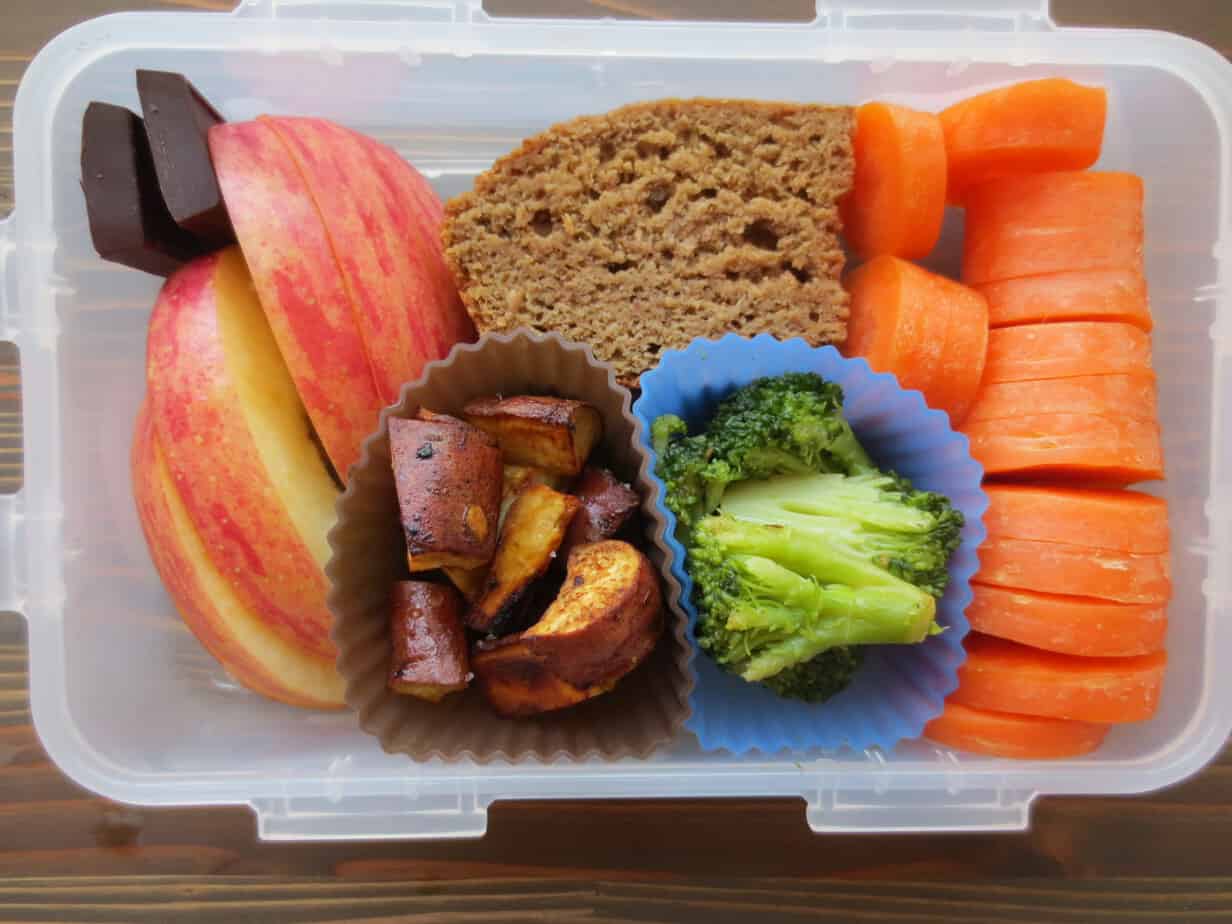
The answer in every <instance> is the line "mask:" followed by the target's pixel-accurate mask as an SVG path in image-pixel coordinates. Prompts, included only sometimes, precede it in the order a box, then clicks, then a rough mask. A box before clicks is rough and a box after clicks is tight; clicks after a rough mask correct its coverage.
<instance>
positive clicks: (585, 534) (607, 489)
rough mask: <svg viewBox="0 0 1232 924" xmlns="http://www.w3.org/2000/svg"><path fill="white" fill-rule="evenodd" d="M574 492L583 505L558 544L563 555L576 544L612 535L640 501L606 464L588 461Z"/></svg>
mask: <svg viewBox="0 0 1232 924" xmlns="http://www.w3.org/2000/svg"><path fill="white" fill-rule="evenodd" d="M573 493H574V495H576V496H577V499H578V500H580V501H581V502H582V507H581V509H580V510H578V513H577V516H575V517H574V518H573V522H572V523H570V524H569V532H567V533H566V534H565V541H564V542H563V543H562V544H561V547H560V554H561V555H562V556H566V557H567V556H568V555H569V553H570V552H572V551H573V550H574V549H575V548H576V547H577V546H579V545H586V543H588V542H599V541H600V540H602V539H611V538H612V537H613V536H615V535H616V534H617V533H618V532H620V527H622V526H624V525H625V523H626V522H627V521H628V519H629V517H631V516H633V513H634V511H635V510H637V507H638V504H639V503H640V502H641V501H640V499H639V498H638V496H637V492H636V491H634V490H633V489H632V488H631V487H629V486H628V485H627V484H622V483H621V482H620V481H618V480H617V478H616V476H615V475H613V474H612V473H611V472H609V471H608V470H607V469H606V468H595V467H594V466H589V465H588V466H587V467H586V470H585V471H584V472H582V478H581V480H580V481H579V482H578V483H577V487H576V488H574V491H573Z"/></svg>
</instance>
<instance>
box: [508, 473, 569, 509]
mask: <svg viewBox="0 0 1232 924" xmlns="http://www.w3.org/2000/svg"><path fill="white" fill-rule="evenodd" d="M504 474H505V481H504V493H503V494H502V495H501V496H502V499H504V500H512V499H513V498H515V497H517V495H518V493H519V492H520V491H521V490H522V489H523V488H529V487H530V486H531V485H532V484H546V485H547V486H548V487H549V488H551V489H552V490H553V491H564V490H565V488H567V487H568V486H569V478H567V477H566V476H564V475H559V474H557V473H556V472H549V471H548V470H547V469H545V468H536V467H535V466H533V465H506V466H505V473H504Z"/></svg>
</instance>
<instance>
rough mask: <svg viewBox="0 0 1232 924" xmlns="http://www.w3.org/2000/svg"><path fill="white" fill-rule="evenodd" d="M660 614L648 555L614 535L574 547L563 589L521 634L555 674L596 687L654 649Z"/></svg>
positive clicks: (660, 601)
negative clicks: (600, 540) (613, 537)
mask: <svg viewBox="0 0 1232 924" xmlns="http://www.w3.org/2000/svg"><path fill="white" fill-rule="evenodd" d="M662 612H663V597H662V595H661V593H660V591H659V579H658V577H657V576H656V574H655V569H654V566H653V565H652V564H651V563H650V560H649V559H648V558H646V556H645V555H643V554H642V553H641V552H639V551H638V550H637V549H636V548H634V547H633V546H631V545H630V544H629V543H627V542H620V541H618V540H613V539H609V540H606V541H603V542H594V543H590V544H589V545H582V546H578V547H577V548H576V549H574V551H573V553H572V554H571V555H570V556H569V565H568V570H567V571H566V573H565V582H564V585H563V586H562V587H561V590H560V593H559V594H557V596H556V599H555V600H554V601H553V602H552V605H551V606H549V607H548V608H547V611H546V612H545V613H544V614H543V617H542V618H541V619H540V620H539V621H538V622H537V623H535V624H534V625H533V626H531V627H530V628H529V629H527V630H526V631H525V632H523V633H522V639H523V641H525V642H526V645H527V647H528V648H529V649H530V651H532V652H534V653H535V654H537V655H539V656H541V657H542V658H543V659H544V662H545V663H546V664H547V666H548V667H549V668H550V669H551V671H552V673H554V674H555V675H556V676H557V677H560V678H561V679H562V680H565V681H567V682H568V683H570V684H573V685H574V686H578V687H590V686H592V685H594V684H598V683H605V682H610V681H615V680H617V679H618V678H620V677H623V676H624V675H625V674H627V673H629V671H631V670H633V668H635V667H637V665H638V664H639V663H641V661H642V659H644V658H645V657H646V656H647V655H648V654H650V652H651V651H652V650H653V649H654V646H655V643H656V642H657V641H658V638H659V635H660V634H661V632H662V631H663V615H662Z"/></svg>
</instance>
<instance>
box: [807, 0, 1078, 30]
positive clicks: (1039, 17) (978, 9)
mask: <svg viewBox="0 0 1232 924" xmlns="http://www.w3.org/2000/svg"><path fill="white" fill-rule="evenodd" d="M1048 6H1049V0H817V21H818V22H825V23H827V24H828V25H829V26H830V28H833V29H924V30H941V29H945V30H971V31H990V32H1036V31H1040V30H1046V29H1052V28H1054V24H1053V22H1052V17H1051V15H1050V14H1049V9H1048Z"/></svg>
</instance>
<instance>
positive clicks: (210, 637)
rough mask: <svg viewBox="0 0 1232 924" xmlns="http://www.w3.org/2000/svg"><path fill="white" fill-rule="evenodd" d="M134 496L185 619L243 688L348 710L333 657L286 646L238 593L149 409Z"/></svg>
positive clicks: (136, 460) (138, 440) (139, 441)
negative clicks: (209, 545) (203, 532)
mask: <svg viewBox="0 0 1232 924" xmlns="http://www.w3.org/2000/svg"><path fill="white" fill-rule="evenodd" d="M132 474H133V495H134V497H135V499H136V501H137V512H138V515H139V517H140V519H141V526H142V529H143V530H144V532H145V537H146V542H147V543H148V544H149V547H150V555H151V557H152V558H153V559H154V566H155V567H156V568H157V569H158V572H159V574H160V575H161V576H162V579H163V584H164V585H165V586H166V588H167V592H168V593H169V594H170V595H171V598H172V600H173V601H174V602H175V605H176V608H177V609H178V610H179V613H180V616H181V618H183V620H184V622H185V623H186V624H187V625H188V627H189V629H191V630H192V632H193V634H194V635H196V636H197V638H198V640H200V642H201V644H202V645H204V646H205V648H206V649H207V650H208V651H209V652H210V653H211V654H212V655H214V657H216V658H217V659H218V660H219V661H220V662H222V664H223V665H224V666H225V667H226V668H227V670H228V671H229V672H230V673H231V675H232V676H233V677H235V679H236V680H238V681H239V682H240V683H242V684H243V685H244V686H246V687H248V688H249V689H251V690H253V691H254V692H256V693H260V694H261V695H263V696H268V697H271V698H273V699H276V700H280V701H281V702H284V703H289V704H291V705H294V706H306V707H309V708H316V709H338V708H341V707H342V706H343V705H344V701H343V682H342V678H341V677H340V676H339V675H338V672H337V670H336V669H335V667H334V659H333V658H332V657H323V656H321V655H319V654H314V653H312V652H310V651H306V650H305V649H304V648H302V647H301V646H299V645H297V644H295V643H293V642H289V641H287V639H286V638H284V637H283V636H282V635H280V634H279V633H278V632H275V631H273V629H272V628H271V626H270V625H269V624H268V623H267V622H266V621H265V620H264V619H262V618H261V617H259V616H258V615H257V614H255V613H254V612H252V611H251V610H250V609H248V608H247V607H246V606H245V605H244V603H243V602H242V601H241V600H240V599H239V598H238V597H237V596H236V595H235V592H234V590H233V589H232V587H231V584H230V583H229V582H228V580H227V579H226V578H225V577H224V576H223V575H222V574H221V573H220V572H219V570H218V569H217V568H216V567H215V566H214V564H213V563H212V562H211V561H210V556H209V553H208V552H207V551H206V548H205V545H204V544H203V543H202V541H201V537H200V536H199V535H198V533H197V531H196V529H195V528H194V527H193V525H192V522H191V520H190V519H189V515H188V511H187V510H186V509H185V508H184V505H183V504H182V503H181V502H180V499H179V496H178V495H177V493H176V490H175V485H174V483H173V481H172V476H171V473H170V471H169V470H168V468H167V465H166V462H165V460H164V459H163V454H162V452H161V451H160V449H159V446H158V441H157V437H156V436H155V428H154V423H153V421H152V420H151V418H150V415H149V413H148V406H143V407H142V409H141V412H140V413H139V415H138V419H137V432H136V435H135V438H134V441H133V451H132Z"/></svg>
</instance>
